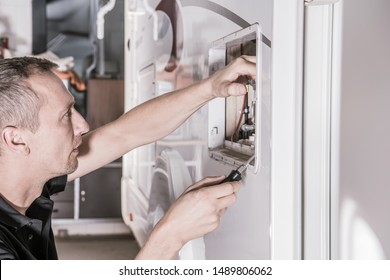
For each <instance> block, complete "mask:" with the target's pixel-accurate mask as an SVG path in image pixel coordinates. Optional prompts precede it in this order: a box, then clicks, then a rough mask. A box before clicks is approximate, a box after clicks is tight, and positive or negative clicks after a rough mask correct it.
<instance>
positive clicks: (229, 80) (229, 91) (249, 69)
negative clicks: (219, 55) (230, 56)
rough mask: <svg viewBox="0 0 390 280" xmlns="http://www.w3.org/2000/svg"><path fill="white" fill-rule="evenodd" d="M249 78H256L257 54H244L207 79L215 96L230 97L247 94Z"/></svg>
mask: <svg viewBox="0 0 390 280" xmlns="http://www.w3.org/2000/svg"><path fill="white" fill-rule="evenodd" d="M247 79H256V57H255V56H247V55H243V56H241V57H239V58H237V59H235V60H234V61H232V62H231V63H230V64H229V65H228V66H226V67H225V68H223V69H221V70H219V71H217V72H215V73H214V75H212V76H211V77H210V78H208V79H207V80H205V81H206V82H209V83H210V84H211V92H212V93H213V96H214V97H228V96H238V95H243V94H245V93H246V87H245V82H246V80H247Z"/></svg>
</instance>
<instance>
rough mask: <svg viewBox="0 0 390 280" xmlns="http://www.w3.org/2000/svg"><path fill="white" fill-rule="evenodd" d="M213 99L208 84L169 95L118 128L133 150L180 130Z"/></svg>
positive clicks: (133, 114)
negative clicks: (184, 123)
mask: <svg viewBox="0 0 390 280" xmlns="http://www.w3.org/2000/svg"><path fill="white" fill-rule="evenodd" d="M210 99H212V95H211V90H210V89H209V88H208V85H207V83H205V82H199V83H196V84H194V85H192V86H190V87H187V88H185V89H182V90H178V91H175V92H171V93H167V94H165V95H162V96H159V97H157V98H154V99H152V100H149V101H147V102H145V103H143V104H141V105H139V106H137V107H135V108H134V109H132V110H130V111H129V112H127V113H126V114H124V115H123V116H121V117H120V118H119V119H118V120H117V121H116V125H117V128H118V131H120V132H121V135H123V137H124V138H125V139H123V141H124V143H127V144H128V145H129V146H128V147H127V148H126V149H127V150H131V149H133V148H135V147H138V146H140V145H143V144H146V143H151V142H153V141H156V140H158V139H160V138H162V137H164V136H166V135H168V134H169V133H171V132H172V131H174V130H175V129H176V128H177V127H179V126H180V125H181V124H182V123H183V122H184V121H185V120H186V119H187V118H188V117H189V116H191V115H192V114H193V113H194V112H195V111H197V110H198V109H199V108H200V107H202V106H203V105H204V104H205V103H207V102H208V101H209V100H210Z"/></svg>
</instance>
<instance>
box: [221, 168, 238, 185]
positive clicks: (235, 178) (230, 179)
mask: <svg viewBox="0 0 390 280" xmlns="http://www.w3.org/2000/svg"><path fill="white" fill-rule="evenodd" d="M240 180H241V173H240V172H238V171H237V170H232V172H230V174H229V176H227V177H226V178H225V179H223V181H222V182H221V184H222V183H226V182H233V181H240Z"/></svg>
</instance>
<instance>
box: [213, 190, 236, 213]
mask: <svg viewBox="0 0 390 280" xmlns="http://www.w3.org/2000/svg"><path fill="white" fill-rule="evenodd" d="M236 200H237V197H236V194H235V193H233V194H231V195H228V196H224V197H221V198H219V199H218V202H217V207H218V209H224V208H228V207H230V206H232V205H233V204H234V203H235V202H236Z"/></svg>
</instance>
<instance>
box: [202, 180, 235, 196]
mask: <svg viewBox="0 0 390 280" xmlns="http://www.w3.org/2000/svg"><path fill="white" fill-rule="evenodd" d="M239 189H240V183H239V182H227V183H223V184H221V185H215V186H211V187H208V188H207V191H208V192H210V193H211V195H212V196H213V197H215V198H221V197H224V196H228V195H231V194H234V193H236V192H238V190H239Z"/></svg>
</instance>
